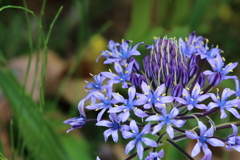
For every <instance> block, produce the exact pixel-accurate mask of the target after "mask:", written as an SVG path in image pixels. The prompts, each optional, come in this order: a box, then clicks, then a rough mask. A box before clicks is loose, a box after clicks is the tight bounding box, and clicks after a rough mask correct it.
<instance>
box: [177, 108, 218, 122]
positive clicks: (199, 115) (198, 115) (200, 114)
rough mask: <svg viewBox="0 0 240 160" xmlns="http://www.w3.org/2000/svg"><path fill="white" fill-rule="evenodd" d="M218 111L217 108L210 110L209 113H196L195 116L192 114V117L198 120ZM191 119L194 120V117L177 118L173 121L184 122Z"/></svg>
mask: <svg viewBox="0 0 240 160" xmlns="http://www.w3.org/2000/svg"><path fill="white" fill-rule="evenodd" d="M218 109H219V108H214V109H212V110H210V111H207V112H203V113H196V114H194V115H195V116H197V117H198V118H200V117H205V116H207V115H209V114H212V113H214V112H216V111H217V110H218ZM193 118H195V117H194V116H185V117H177V118H175V119H182V120H186V119H193Z"/></svg>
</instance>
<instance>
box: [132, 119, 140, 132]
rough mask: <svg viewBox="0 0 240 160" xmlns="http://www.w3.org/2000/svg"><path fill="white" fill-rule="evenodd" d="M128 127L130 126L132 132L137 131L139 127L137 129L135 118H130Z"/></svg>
mask: <svg viewBox="0 0 240 160" xmlns="http://www.w3.org/2000/svg"><path fill="white" fill-rule="evenodd" d="M130 128H131V130H132V131H133V132H134V133H139V129H138V126H137V124H136V121H135V120H131V122H130Z"/></svg>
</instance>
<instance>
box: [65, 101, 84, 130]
mask: <svg viewBox="0 0 240 160" xmlns="http://www.w3.org/2000/svg"><path fill="white" fill-rule="evenodd" d="M84 102H85V99H83V100H81V101H80V102H79V104H78V111H79V113H80V116H79V117H74V118H70V119H68V120H65V121H64V122H63V123H65V124H69V125H71V126H72V127H71V128H70V129H69V130H67V133H68V132H70V131H71V130H73V129H77V128H82V127H83V126H84V125H85V123H86V122H87V117H86V114H85V112H84Z"/></svg>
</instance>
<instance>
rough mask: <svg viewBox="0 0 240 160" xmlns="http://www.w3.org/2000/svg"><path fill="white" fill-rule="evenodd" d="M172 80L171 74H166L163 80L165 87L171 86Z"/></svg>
mask: <svg viewBox="0 0 240 160" xmlns="http://www.w3.org/2000/svg"><path fill="white" fill-rule="evenodd" d="M173 80H174V77H173V75H168V76H167V77H166V81H165V86H166V88H172V86H173Z"/></svg>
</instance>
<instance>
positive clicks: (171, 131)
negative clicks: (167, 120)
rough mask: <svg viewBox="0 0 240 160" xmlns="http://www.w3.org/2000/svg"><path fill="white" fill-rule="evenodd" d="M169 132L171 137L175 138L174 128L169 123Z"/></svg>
mask: <svg viewBox="0 0 240 160" xmlns="http://www.w3.org/2000/svg"><path fill="white" fill-rule="evenodd" d="M166 130H167V133H168V135H169V137H170V138H171V139H173V137H174V132H173V128H172V127H171V126H170V125H169V126H167V129H166Z"/></svg>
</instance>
